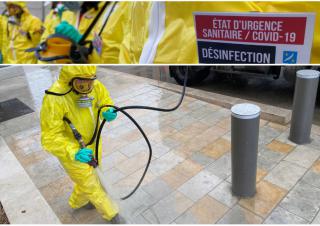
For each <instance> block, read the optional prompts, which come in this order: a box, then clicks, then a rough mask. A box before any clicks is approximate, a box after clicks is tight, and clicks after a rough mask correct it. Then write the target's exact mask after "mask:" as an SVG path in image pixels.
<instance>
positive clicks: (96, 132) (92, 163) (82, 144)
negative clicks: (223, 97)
mask: <svg viewBox="0 0 320 226" xmlns="http://www.w3.org/2000/svg"><path fill="white" fill-rule="evenodd" d="M187 81H188V70H187V72H186V75H185V77H184V84H183V89H182V93H181V97H180V100H179V102H178V104H177V105H176V106H175V107H172V108H168V109H165V108H156V107H150V106H139V105H133V106H125V107H117V106H114V105H104V106H101V107H100V108H99V109H98V114H97V122H96V127H95V129H94V133H93V135H92V138H91V139H90V141H89V143H88V144H85V142H84V141H83V139H82V136H81V134H80V133H79V132H78V131H77V129H76V128H75V126H74V125H73V124H72V122H71V121H70V120H69V119H68V118H67V117H64V118H63V120H64V121H65V122H67V123H68V124H69V126H70V128H71V130H72V132H73V135H74V137H75V139H76V140H77V141H78V143H79V145H80V147H81V148H85V147H86V146H88V145H91V144H92V143H93V142H95V141H96V147H95V156H94V157H93V158H92V160H91V161H90V162H88V164H89V165H90V166H92V167H93V168H94V169H95V172H96V174H97V176H98V177H99V179H100V183H101V185H102V187H103V188H104V190H105V191H106V192H107V188H108V185H109V183H108V181H106V180H105V178H104V176H103V173H102V171H101V169H100V168H99V167H98V166H99V142H100V137H101V132H102V129H103V127H104V125H105V123H106V120H105V119H103V120H102V122H101V124H99V116H100V113H101V110H102V109H103V108H110V107H112V108H114V109H115V111H114V112H121V113H122V114H124V115H125V116H126V117H127V118H128V119H129V120H130V121H131V122H132V123H133V124H134V125H135V126H136V127H137V129H138V130H139V131H140V133H141V134H142V136H143V138H144V140H145V141H146V143H147V145H148V149H149V157H148V161H147V164H146V166H145V169H144V171H143V174H142V176H141V178H140V180H139V182H138V184H137V185H136V186H135V187H134V189H133V190H132V191H131V192H130V193H129V194H128V195H126V196H124V197H122V198H121V200H126V199H128V198H129V197H130V196H132V195H133V194H134V193H135V192H136V191H137V189H138V188H139V187H140V185H141V183H142V181H143V179H144V177H145V175H146V173H147V171H148V168H149V165H150V163H151V158H152V147H151V144H150V141H149V139H148V137H147V135H146V134H145V132H144V131H143V129H142V128H141V126H140V125H139V124H138V123H137V121H136V120H135V119H134V118H133V117H132V116H131V115H130V114H129V113H128V112H126V110H129V109H144V110H151V111H159V112H171V111H175V110H176V109H178V108H179V107H180V105H181V104H182V101H183V99H184V96H185V92H186V86H187ZM71 91H72V89H70V90H69V91H68V92H67V93H64V94H57V93H53V92H50V91H46V94H49V95H50V94H51V95H57V96H63V95H66V94H68V93H70V92H71Z"/></svg>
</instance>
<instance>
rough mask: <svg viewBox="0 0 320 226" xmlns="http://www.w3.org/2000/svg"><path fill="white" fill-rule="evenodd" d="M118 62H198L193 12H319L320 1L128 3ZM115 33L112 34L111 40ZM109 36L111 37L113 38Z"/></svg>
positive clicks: (318, 41)
mask: <svg viewBox="0 0 320 226" xmlns="http://www.w3.org/2000/svg"><path fill="white" fill-rule="evenodd" d="M128 4H129V6H128V7H127V9H128V10H127V16H126V17H123V19H122V20H121V22H120V23H121V24H125V25H126V26H127V27H126V28H125V32H124V36H123V40H122V42H121V45H120V52H119V63H121V64H126V63H134V64H136V63H156V64H166V63H174V64H181V63H183V64H188V63H192V64H197V63H198V53H197V42H196V34H195V27H194V17H193V13H194V12H316V13H318V12H319V11H320V3H319V2H311V1H309V2H288V1H287V2H277V3H273V2H251V1H246V2H241V1H240V2H239V1H238V2H229V1H228V2H201V1H194V2H179V1H166V2H140V1H132V2H130V3H128ZM316 20H317V22H316V25H315V27H316V30H315V38H314V43H313V50H312V56H311V58H312V60H311V61H312V62H313V63H320V60H319V58H320V54H319V52H320V48H319V46H320V26H319V23H320V16H319V15H317V16H316ZM113 37H114V36H113V35H110V39H111V40H112V38H113ZM111 40H109V41H111Z"/></svg>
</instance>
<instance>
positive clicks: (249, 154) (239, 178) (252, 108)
mask: <svg viewBox="0 0 320 226" xmlns="http://www.w3.org/2000/svg"><path fill="white" fill-rule="evenodd" d="M231 113H232V114H231V168H232V193H233V195H235V196H239V197H252V196H254V195H255V193H256V176H257V159H258V141H259V124H260V108H259V107H258V106H256V105H254V104H249V103H243V104H237V105H234V106H233V107H232V108H231Z"/></svg>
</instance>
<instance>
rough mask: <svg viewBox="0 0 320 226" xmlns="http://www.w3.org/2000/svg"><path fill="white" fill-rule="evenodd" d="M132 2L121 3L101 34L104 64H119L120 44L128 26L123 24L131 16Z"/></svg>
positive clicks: (102, 61)
mask: <svg viewBox="0 0 320 226" xmlns="http://www.w3.org/2000/svg"><path fill="white" fill-rule="evenodd" d="M130 5H131V3H130V2H119V3H117V5H116V7H115V8H114V10H113V13H112V14H111V15H110V18H109V20H108V23H107V25H106V27H105V28H104V29H103V31H102V34H101V39H102V51H101V56H100V58H101V61H100V63H102V64H118V63H119V53H120V44H121V42H122V39H123V36H124V34H125V33H126V28H128V26H127V24H124V23H122V22H123V21H127V19H128V16H129V14H128V13H127V12H128V7H129V6H130Z"/></svg>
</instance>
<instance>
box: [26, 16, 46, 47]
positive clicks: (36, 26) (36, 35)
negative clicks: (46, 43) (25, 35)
mask: <svg viewBox="0 0 320 226" xmlns="http://www.w3.org/2000/svg"><path fill="white" fill-rule="evenodd" d="M30 24H32V26H31V27H30V30H29V34H30V37H31V41H32V43H33V45H34V46H37V45H38V44H39V43H40V40H41V36H42V34H43V32H44V27H43V26H42V22H41V20H40V19H39V18H37V17H33V18H32V22H31V23H30Z"/></svg>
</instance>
